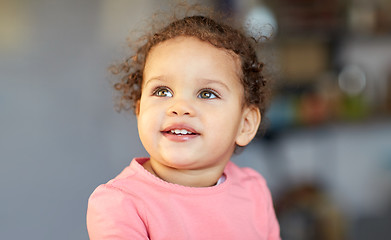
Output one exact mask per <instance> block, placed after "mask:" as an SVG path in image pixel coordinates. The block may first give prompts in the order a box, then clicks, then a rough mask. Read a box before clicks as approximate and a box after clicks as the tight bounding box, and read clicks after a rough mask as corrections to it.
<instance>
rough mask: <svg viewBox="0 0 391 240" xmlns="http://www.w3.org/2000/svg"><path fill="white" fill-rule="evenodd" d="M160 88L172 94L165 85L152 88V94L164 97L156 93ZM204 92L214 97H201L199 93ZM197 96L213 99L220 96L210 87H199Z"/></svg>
mask: <svg viewBox="0 0 391 240" xmlns="http://www.w3.org/2000/svg"><path fill="white" fill-rule="evenodd" d="M161 90H165V91H167V92H169V93H170V94H171V96H172V95H173V92H172V91H171V89H170V88H169V87H167V86H157V87H156V88H154V89H153V91H152V95H153V96H157V97H166V96H160V95H158V93H159V91H161ZM204 92H207V93H210V94H211V95H214V97H210V98H203V97H201V96H200V95H201V94H202V93H204ZM197 98H201V99H214V98H221V97H220V94H219V93H218V92H217V91H216V90H214V89H211V88H203V89H201V90H200V91H199V92H198V94H197Z"/></svg>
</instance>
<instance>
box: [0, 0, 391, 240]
mask: <svg viewBox="0 0 391 240" xmlns="http://www.w3.org/2000/svg"><path fill="white" fill-rule="evenodd" d="M195 2H199V3H202V4H203V5H205V6H209V7H212V8H215V9H217V10H220V11H224V12H226V13H228V14H229V15H230V16H232V17H235V18H237V19H238V24H244V25H245V26H246V27H247V29H248V31H249V33H250V34H255V35H254V37H257V36H256V33H257V32H259V31H262V32H263V34H265V35H268V36H270V39H271V40H270V41H268V42H265V47H264V48H263V49H262V51H261V52H260V55H261V56H262V58H263V60H264V61H265V63H266V64H267V65H269V66H272V70H273V72H274V76H275V78H274V80H273V81H274V86H275V88H274V95H275V98H274V100H273V102H272V105H271V108H270V110H269V112H268V113H267V116H266V117H264V118H267V123H268V128H267V130H266V132H265V133H264V134H259V136H257V138H256V139H255V140H254V141H253V142H252V143H251V144H250V145H249V146H248V147H247V149H246V150H245V151H244V152H243V153H242V154H240V155H236V156H235V157H234V161H235V162H236V163H237V164H239V165H241V166H250V167H253V168H255V169H256V170H257V171H259V172H260V173H261V174H263V176H264V177H265V178H266V179H267V181H268V184H269V186H270V189H271V191H272V194H273V198H274V202H275V207H276V212H277V215H278V218H279V221H280V225H281V235H282V237H283V239H293V240H295V239H301V240H303V239H304V240H305V239H354V240H356V239H358V240H360V239H390V236H391V228H390V226H391V121H390V119H391V15H390V14H389V13H390V12H391V1H389V0H373V1H366V0H330V1H321V0H274V1H272V0H269V1H266V0H264V1H261V0H258V1H256V0H242V1H239V0H226V1H223V0H216V1H212V0H209V1H207V0H205V1H190V3H195ZM169 3H172V1H168V0H132V1H131V0H116V1H109V0H84V1H78V0H68V1H61V0H50V1H49V0H35V1H28V0H0V73H1V75H0V182H1V184H0V186H1V187H0V239H57V240H61V239H88V235H87V231H86V226H85V214H86V208H87V200H88V197H89V195H90V194H91V192H92V191H93V190H94V189H95V188H96V187H97V186H98V185H99V184H102V183H105V182H106V181H108V180H109V179H111V178H112V177H114V176H115V175H117V174H118V173H119V172H120V171H121V170H122V169H123V168H124V167H125V166H127V165H128V164H129V163H130V161H131V159H132V158H133V157H136V156H145V155H146V153H145V151H144V150H143V148H142V145H141V143H140V141H139V140H138V134H137V128H136V119H135V117H134V116H133V115H132V114H117V113H116V112H115V111H114V108H113V98H112V93H113V91H112V89H111V86H110V84H109V73H108V71H107V68H108V66H109V65H110V64H111V63H113V62H114V61H117V60H121V59H123V57H125V56H126V52H127V48H126V38H127V37H128V36H129V34H130V31H131V30H132V29H143V27H142V26H145V24H146V20H148V19H149V18H150V16H151V15H152V14H153V13H154V12H155V11H157V10H168V9H169V7H170V6H169Z"/></svg>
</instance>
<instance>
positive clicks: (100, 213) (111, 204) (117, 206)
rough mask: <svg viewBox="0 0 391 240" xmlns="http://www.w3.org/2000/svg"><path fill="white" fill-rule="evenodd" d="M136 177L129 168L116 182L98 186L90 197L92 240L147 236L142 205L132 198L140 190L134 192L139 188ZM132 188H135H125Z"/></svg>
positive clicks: (114, 180)
mask: <svg viewBox="0 0 391 240" xmlns="http://www.w3.org/2000/svg"><path fill="white" fill-rule="evenodd" d="M136 175H137V174H136V172H135V171H134V170H132V169H131V166H129V167H127V168H125V169H124V170H123V171H122V172H121V174H119V175H118V176H117V177H116V178H114V179H112V180H110V181H109V182H107V183H106V184H102V185H100V186H98V187H97V188H96V189H95V190H94V192H93V193H92V194H91V196H90V197H89V199H88V207H87V229H88V233H89V235H90V239H110V237H108V238H105V237H104V236H118V237H119V236H139V237H140V236H146V230H145V223H144V221H143V219H144V215H145V214H144V212H143V208H142V207H140V206H139V204H140V203H142V201H138V199H137V194H133V192H136V191H137V190H136V189H135V190H134V191H132V190H131V189H134V188H135V186H137V184H132V182H134V181H132V180H131V179H132V178H133V177H134V176H136ZM129 184H130V185H132V186H133V187H125V186H127V185H129ZM116 239H117V238H116ZM118 239H122V238H120V237H119V238H118ZM124 239H126V238H124ZM137 239H142V238H137Z"/></svg>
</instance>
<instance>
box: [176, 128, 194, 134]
mask: <svg viewBox="0 0 391 240" xmlns="http://www.w3.org/2000/svg"><path fill="white" fill-rule="evenodd" d="M171 133H175V134H192V132H189V131H187V130H185V129H175V130H171Z"/></svg>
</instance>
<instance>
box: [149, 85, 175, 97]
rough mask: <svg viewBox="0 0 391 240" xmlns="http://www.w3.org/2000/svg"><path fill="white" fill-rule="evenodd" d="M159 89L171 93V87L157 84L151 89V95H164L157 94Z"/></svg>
mask: <svg viewBox="0 0 391 240" xmlns="http://www.w3.org/2000/svg"><path fill="white" fill-rule="evenodd" d="M161 90H166V91H168V92H169V93H171V95H173V94H172V91H171V89H170V88H169V87H166V86H157V87H156V88H154V89H153V91H152V95H153V96H157V97H166V96H159V95H158V92H159V91H161Z"/></svg>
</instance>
